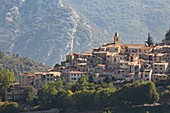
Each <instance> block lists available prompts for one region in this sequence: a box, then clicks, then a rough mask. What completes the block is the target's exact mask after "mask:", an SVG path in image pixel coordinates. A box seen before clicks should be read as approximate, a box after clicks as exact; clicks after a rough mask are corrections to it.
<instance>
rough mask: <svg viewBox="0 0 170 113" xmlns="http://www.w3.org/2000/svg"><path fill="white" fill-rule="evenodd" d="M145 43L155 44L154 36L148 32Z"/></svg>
mask: <svg viewBox="0 0 170 113" xmlns="http://www.w3.org/2000/svg"><path fill="white" fill-rule="evenodd" d="M145 43H146V44H147V45H148V46H149V47H150V46H152V45H153V44H154V43H153V37H151V35H150V33H148V40H147V41H145Z"/></svg>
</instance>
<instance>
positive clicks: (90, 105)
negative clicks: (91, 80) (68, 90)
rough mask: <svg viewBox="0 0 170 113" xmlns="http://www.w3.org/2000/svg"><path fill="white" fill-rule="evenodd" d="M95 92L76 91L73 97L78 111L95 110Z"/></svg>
mask: <svg viewBox="0 0 170 113" xmlns="http://www.w3.org/2000/svg"><path fill="white" fill-rule="evenodd" d="M94 93H95V91H94V90H83V91H76V92H75V93H74V95H73V100H74V106H75V109H76V110H78V111H88V110H92V109H94V101H93V100H94Z"/></svg>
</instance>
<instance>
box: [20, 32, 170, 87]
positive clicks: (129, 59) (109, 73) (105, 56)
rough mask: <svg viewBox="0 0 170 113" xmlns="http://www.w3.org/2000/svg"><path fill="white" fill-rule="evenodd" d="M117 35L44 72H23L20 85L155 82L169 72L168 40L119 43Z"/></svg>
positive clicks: (72, 55)
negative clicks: (82, 79)
mask: <svg viewBox="0 0 170 113" xmlns="http://www.w3.org/2000/svg"><path fill="white" fill-rule="evenodd" d="M120 40H121V37H120V36H119V34H118V32H116V33H115V35H114V40H113V43H107V44H104V45H102V46H101V47H98V48H94V49H93V51H92V52H86V53H73V54H69V55H67V56H66V58H65V61H62V62H61V64H56V65H55V66H54V68H53V69H50V70H48V71H47V72H35V73H34V74H29V73H23V74H21V75H20V80H19V82H20V86H29V85H31V86H34V87H35V88H37V89H38V88H40V87H41V86H42V85H43V84H44V83H49V82H51V81H56V80H57V79H58V78H60V77H61V78H62V80H63V81H64V82H77V81H78V80H79V78H80V77H82V76H88V77H89V78H91V80H92V81H93V82H94V83H95V82H96V83H97V82H99V81H100V80H103V79H106V78H107V79H111V80H113V81H116V82H123V81H128V82H135V81H138V80H140V81H159V80H165V79H167V78H168V73H170V65H169V63H170V39H168V38H165V39H164V40H163V41H162V43H159V44H156V45H150V46H149V45H147V44H121V43H120Z"/></svg>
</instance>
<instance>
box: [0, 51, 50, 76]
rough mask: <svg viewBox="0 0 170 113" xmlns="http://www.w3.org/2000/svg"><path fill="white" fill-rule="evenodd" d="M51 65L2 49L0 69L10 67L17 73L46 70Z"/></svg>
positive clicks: (9, 68)
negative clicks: (9, 53) (6, 52)
mask: <svg viewBox="0 0 170 113" xmlns="http://www.w3.org/2000/svg"><path fill="white" fill-rule="evenodd" d="M48 68H49V66H46V65H43V64H42V63H38V62H35V61H33V60H31V59H29V58H27V57H20V56H19V55H18V54H13V55H8V54H4V53H3V52H1V51H0V70H2V69H8V70H10V71H13V72H14V73H15V75H16V76H17V75H19V74H20V73H23V72H36V71H46V70H47V69H48Z"/></svg>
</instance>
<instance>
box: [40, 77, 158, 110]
mask: <svg viewBox="0 0 170 113" xmlns="http://www.w3.org/2000/svg"><path fill="white" fill-rule="evenodd" d="M59 83H62V82H61V80H60V81H57V83H55V82H51V83H50V84H46V85H45V86H44V87H43V88H42V89H40V90H39V91H38V100H39V104H40V105H41V107H42V108H43V109H44V108H45V109H50V108H59V109H60V110H61V111H70V110H78V111H90V110H99V109H100V110H103V109H105V108H107V107H119V106H134V105H135V106H136V105H144V104H152V103H154V102H158V100H159V94H158V92H157V91H156V87H155V84H154V83H153V82H136V83H135V84H126V85H124V87H122V88H119V89H117V88H115V87H117V86H114V85H116V84H114V83H113V82H111V83H112V85H111V83H109V84H106V83H104V82H100V83H99V84H94V83H90V82H89V81H88V79H87V77H86V76H84V77H82V78H80V80H79V81H78V82H77V83H66V84H64V85H61V84H59ZM103 84H105V85H103ZM113 84H114V85H113ZM65 86H66V87H65Z"/></svg>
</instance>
